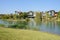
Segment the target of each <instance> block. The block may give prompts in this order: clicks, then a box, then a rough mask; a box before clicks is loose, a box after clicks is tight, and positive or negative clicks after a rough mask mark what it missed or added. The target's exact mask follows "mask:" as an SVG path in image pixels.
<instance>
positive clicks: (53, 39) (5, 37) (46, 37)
mask: <svg viewBox="0 0 60 40" xmlns="http://www.w3.org/2000/svg"><path fill="white" fill-rule="evenodd" d="M0 40H60V36H58V35H55V34H49V33H45V32H39V31H32V30H22V29H13V28H3V27H0Z"/></svg>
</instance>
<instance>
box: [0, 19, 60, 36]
mask: <svg viewBox="0 0 60 40" xmlns="http://www.w3.org/2000/svg"><path fill="white" fill-rule="evenodd" d="M30 20H31V21H29V22H23V21H22V22H21V21H3V20H0V24H4V25H5V27H9V25H12V24H19V25H22V26H23V25H24V26H27V27H28V28H29V29H31V30H38V31H42V32H48V33H53V34H58V35H60V22H58V21H35V20H34V19H30Z"/></svg>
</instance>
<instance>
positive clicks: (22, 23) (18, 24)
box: [9, 21, 27, 29]
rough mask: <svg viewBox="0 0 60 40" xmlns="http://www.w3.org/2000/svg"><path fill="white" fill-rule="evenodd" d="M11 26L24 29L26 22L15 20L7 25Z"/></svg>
mask: <svg viewBox="0 0 60 40" xmlns="http://www.w3.org/2000/svg"><path fill="white" fill-rule="evenodd" d="M9 27H11V28H19V29H26V28H27V22H25V21H21V22H17V23H16V24H12V25H9Z"/></svg>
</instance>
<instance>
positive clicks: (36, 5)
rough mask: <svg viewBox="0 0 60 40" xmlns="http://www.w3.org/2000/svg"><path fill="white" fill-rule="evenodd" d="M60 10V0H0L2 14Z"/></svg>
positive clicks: (0, 12)
mask: <svg viewBox="0 0 60 40" xmlns="http://www.w3.org/2000/svg"><path fill="white" fill-rule="evenodd" d="M31 10H32V11H49V10H55V11H59V10H60V0H0V14H4V13H14V11H31Z"/></svg>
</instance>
